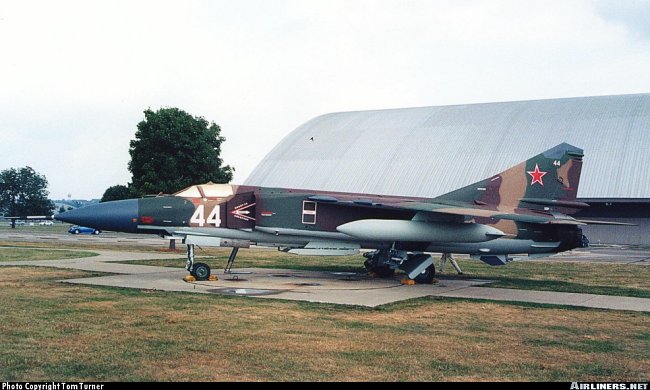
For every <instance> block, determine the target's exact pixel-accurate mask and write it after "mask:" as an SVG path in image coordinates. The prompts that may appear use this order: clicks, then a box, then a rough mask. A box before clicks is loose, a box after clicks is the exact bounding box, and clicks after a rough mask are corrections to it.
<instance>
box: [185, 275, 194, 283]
mask: <svg viewBox="0 0 650 390" xmlns="http://www.w3.org/2000/svg"><path fill="white" fill-rule="evenodd" d="M183 280H184V281H186V282H187V283H194V282H196V278H195V277H194V276H192V275H186V276H185V277H184V278H183Z"/></svg>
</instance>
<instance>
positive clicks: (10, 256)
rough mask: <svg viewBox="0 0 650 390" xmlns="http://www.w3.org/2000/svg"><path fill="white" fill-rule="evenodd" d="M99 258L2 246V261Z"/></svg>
mask: <svg viewBox="0 0 650 390" xmlns="http://www.w3.org/2000/svg"><path fill="white" fill-rule="evenodd" d="M92 256H97V253H93V252H87V251H77V250H57V251H52V250H47V249H33V248H16V247H2V246H0V261H32V260H60V259H76V258H80V257H92Z"/></svg>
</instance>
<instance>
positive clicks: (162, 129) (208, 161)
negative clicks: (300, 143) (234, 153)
mask: <svg viewBox="0 0 650 390" xmlns="http://www.w3.org/2000/svg"><path fill="white" fill-rule="evenodd" d="M225 141H226V139H225V138H224V137H223V136H221V128H220V127H219V125H217V124H215V123H214V122H208V121H207V120H206V119H205V118H203V117H196V116H192V115H190V114H188V113H187V112H185V111H183V110H181V109H178V108H161V109H159V110H157V111H152V110H151V109H147V110H145V111H144V120H142V121H141V122H140V123H138V125H137V130H136V132H135V139H133V140H131V142H130V144H129V154H130V156H131V160H130V161H129V163H128V167H127V168H128V170H129V171H130V172H131V182H130V183H126V184H118V185H114V186H111V187H109V188H107V189H106V191H105V192H104V194H103V196H102V199H101V201H102V202H106V201H111V200H120V199H127V198H137V197H142V196H145V195H155V194H159V193H165V194H171V193H174V192H177V191H179V190H181V189H183V188H185V187H189V186H191V185H193V184H197V183H206V182H209V181H211V182H213V183H228V182H230V180H232V175H233V172H234V168H233V167H231V166H229V165H224V164H223V160H222V159H221V157H220V155H221V145H222V144H223V142H225ZM47 186H48V182H47V179H46V177H45V176H44V175H42V174H40V173H38V172H36V171H35V170H34V169H32V168H31V167H24V168H9V169H5V170H3V171H1V172H0V213H2V214H4V215H5V216H6V217H22V216H27V215H51V214H52V213H53V212H54V203H53V202H52V201H51V200H49V199H48V196H49V192H48V190H47Z"/></svg>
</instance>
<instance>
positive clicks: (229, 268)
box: [223, 247, 239, 274]
mask: <svg viewBox="0 0 650 390" xmlns="http://www.w3.org/2000/svg"><path fill="white" fill-rule="evenodd" d="M237 252H239V248H237V247H235V248H232V251H231V252H230V256H228V262H227V263H226V268H225V269H224V270H223V273H224V274H229V273H231V272H232V265H233V263H234V262H235V258H236V257H237Z"/></svg>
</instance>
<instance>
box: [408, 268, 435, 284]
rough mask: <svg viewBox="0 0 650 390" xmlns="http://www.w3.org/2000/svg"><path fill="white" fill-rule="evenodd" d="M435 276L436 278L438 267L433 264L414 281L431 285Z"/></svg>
mask: <svg viewBox="0 0 650 390" xmlns="http://www.w3.org/2000/svg"><path fill="white" fill-rule="evenodd" d="M434 276H436V267H435V266H434V265H433V264H431V265H430V266H428V267H427V268H425V269H424V271H422V272H421V273H420V274H419V275H418V276H416V277H415V279H413V280H415V283H419V284H431V282H433V277H434Z"/></svg>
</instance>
